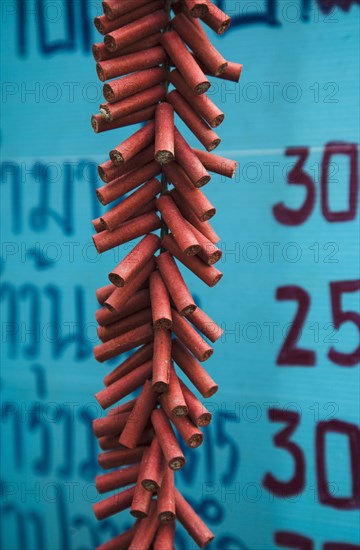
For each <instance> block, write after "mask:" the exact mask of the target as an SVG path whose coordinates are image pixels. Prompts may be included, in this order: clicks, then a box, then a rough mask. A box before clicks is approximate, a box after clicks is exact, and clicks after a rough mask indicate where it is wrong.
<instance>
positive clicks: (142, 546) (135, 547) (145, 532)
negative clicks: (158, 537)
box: [128, 501, 159, 550]
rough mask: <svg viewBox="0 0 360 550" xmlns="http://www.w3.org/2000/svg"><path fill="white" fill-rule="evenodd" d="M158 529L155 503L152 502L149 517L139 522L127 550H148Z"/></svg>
mask: <svg viewBox="0 0 360 550" xmlns="http://www.w3.org/2000/svg"><path fill="white" fill-rule="evenodd" d="M158 527H159V520H158V517H157V509H156V502H155V501H152V502H151V506H150V513H149V517H147V518H145V519H143V520H142V521H141V522H140V525H139V528H138V529H137V531H136V533H135V535H134V537H133V539H132V541H131V543H130V546H129V549H128V550H148V549H149V548H150V547H151V543H152V541H153V538H154V537H155V534H156V531H157V529H158Z"/></svg>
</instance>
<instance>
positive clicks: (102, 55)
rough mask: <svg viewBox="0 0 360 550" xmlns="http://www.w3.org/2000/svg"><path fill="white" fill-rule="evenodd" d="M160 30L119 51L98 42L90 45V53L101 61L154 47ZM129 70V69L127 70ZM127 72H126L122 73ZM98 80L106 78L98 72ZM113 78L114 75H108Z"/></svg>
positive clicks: (157, 43) (157, 41) (159, 39)
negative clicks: (111, 50)
mask: <svg viewBox="0 0 360 550" xmlns="http://www.w3.org/2000/svg"><path fill="white" fill-rule="evenodd" d="M161 35H162V33H161V32H155V33H154V34H151V35H150V36H146V37H145V38H142V39H140V40H138V41H137V42H134V43H133V44H131V46H127V47H126V48H123V49H122V50H121V52H109V50H108V49H107V48H106V46H105V44H104V42H98V43H97V44H94V45H93V47H92V54H93V57H94V59H95V61H96V62H97V63H101V62H103V61H109V60H111V59H118V58H119V57H123V56H125V55H130V54H132V53H137V52H143V51H145V50H148V49H150V48H154V47H155V46H159V45H160V41H161ZM129 72H131V71H129ZM124 74H127V73H124ZM98 76H99V78H100V80H103V81H105V80H107V78H105V75H103V76H104V78H103V76H102V75H101V73H100V74H98ZM114 76H121V75H114ZM110 78H114V77H110Z"/></svg>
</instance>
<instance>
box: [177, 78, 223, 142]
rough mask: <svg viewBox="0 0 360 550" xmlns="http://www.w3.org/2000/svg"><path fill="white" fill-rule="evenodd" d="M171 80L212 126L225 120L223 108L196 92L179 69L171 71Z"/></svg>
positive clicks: (216, 125) (214, 126)
mask: <svg viewBox="0 0 360 550" xmlns="http://www.w3.org/2000/svg"><path fill="white" fill-rule="evenodd" d="M169 81H170V82H171V84H173V86H175V88H176V89H177V91H178V92H179V93H180V94H181V95H182V97H183V98H184V99H186V101H187V102H188V103H190V105H192V107H193V109H195V111H196V112H197V113H198V115H200V116H202V117H203V118H204V119H205V120H206V122H207V123H208V124H209V125H210V126H211V127H212V128H217V127H218V126H219V125H220V124H221V123H222V122H223V120H224V118H225V115H224V113H223V112H222V111H221V109H219V107H218V106H217V105H215V103H214V102H213V101H211V99H210V98H209V97H208V96H207V95H206V94H202V95H196V94H194V92H193V91H192V90H191V88H189V86H188V85H187V84H186V82H185V80H184V79H183V77H182V76H181V74H180V73H179V71H178V70H177V69H175V70H173V71H171V73H170V75H169ZM188 147H189V146H188Z"/></svg>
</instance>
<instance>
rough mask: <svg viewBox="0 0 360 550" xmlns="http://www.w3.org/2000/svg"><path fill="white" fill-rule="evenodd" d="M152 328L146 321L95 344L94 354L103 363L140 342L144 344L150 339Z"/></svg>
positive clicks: (138, 344)
mask: <svg viewBox="0 0 360 550" xmlns="http://www.w3.org/2000/svg"><path fill="white" fill-rule="evenodd" d="M152 336H153V329H152V324H151V323H146V324H145V325H141V326H140V327H137V328H134V329H132V330H129V331H128V332H125V333H124V334H121V335H120V336H117V337H116V338H113V339H112V340H108V341H107V342H104V343H103V344H100V345H98V346H95V348H94V356H95V359H96V360H97V361H99V363H103V362H104V361H107V360H108V359H112V358H113V357H117V356H118V355H120V354H121V353H124V352H125V351H130V350H131V349H133V348H136V347H138V346H140V345H141V344H146V343H147V342H150V341H151V340H152Z"/></svg>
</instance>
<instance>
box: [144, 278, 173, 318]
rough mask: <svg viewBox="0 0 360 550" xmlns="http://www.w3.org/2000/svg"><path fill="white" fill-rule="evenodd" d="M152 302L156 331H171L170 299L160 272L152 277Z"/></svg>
mask: <svg viewBox="0 0 360 550" xmlns="http://www.w3.org/2000/svg"><path fill="white" fill-rule="evenodd" d="M149 288H150V300H151V309H152V318H153V326H154V329H161V328H164V329H170V328H171V324H172V320H171V306H170V297H169V293H168V291H167V288H166V286H165V283H164V281H163V278H162V277H161V275H160V272H159V271H154V272H153V273H152V274H151V275H150V287H149Z"/></svg>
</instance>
